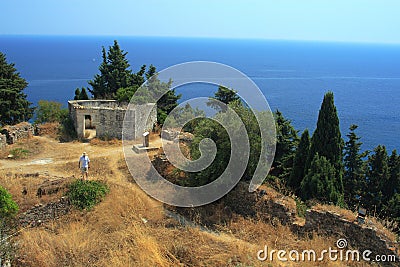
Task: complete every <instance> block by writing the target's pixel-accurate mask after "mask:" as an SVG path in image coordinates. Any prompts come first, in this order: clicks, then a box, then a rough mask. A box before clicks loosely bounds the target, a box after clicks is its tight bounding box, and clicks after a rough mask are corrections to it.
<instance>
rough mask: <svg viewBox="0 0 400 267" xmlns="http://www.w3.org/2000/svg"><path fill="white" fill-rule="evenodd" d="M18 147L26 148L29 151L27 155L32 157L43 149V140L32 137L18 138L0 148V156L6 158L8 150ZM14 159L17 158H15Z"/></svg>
mask: <svg viewBox="0 0 400 267" xmlns="http://www.w3.org/2000/svg"><path fill="white" fill-rule="evenodd" d="M18 148H21V149H24V150H28V151H29V153H28V157H33V156H35V155H38V154H39V153H41V152H42V151H43V142H41V140H39V139H37V138H34V137H30V138H27V139H21V140H18V141H17V142H16V143H15V144H12V145H8V146H6V148H5V149H1V150H0V158H3V159H4V158H7V156H8V155H9V154H10V152H11V151H12V150H14V149H18ZM15 160H18V159H15Z"/></svg>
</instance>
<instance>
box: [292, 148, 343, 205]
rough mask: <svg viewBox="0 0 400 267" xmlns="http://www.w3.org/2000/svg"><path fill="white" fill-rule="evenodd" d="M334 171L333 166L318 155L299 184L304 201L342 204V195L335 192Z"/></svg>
mask: <svg viewBox="0 0 400 267" xmlns="http://www.w3.org/2000/svg"><path fill="white" fill-rule="evenodd" d="M335 173H336V170H335V167H334V166H333V164H331V163H330V162H329V160H328V159H326V158H325V157H324V156H319V155H318V153H317V154H316V155H315V156H314V158H313V160H312V161H311V165H310V169H309V171H308V173H307V175H306V176H305V177H304V179H303V181H302V182H301V187H300V193H301V196H302V198H303V199H304V200H309V199H317V200H319V201H321V202H323V203H334V204H337V205H342V204H343V195H342V193H341V192H339V191H338V190H337V187H336V185H335V181H334V180H333V179H332V177H334V176H335Z"/></svg>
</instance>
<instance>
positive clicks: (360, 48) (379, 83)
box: [0, 36, 400, 150]
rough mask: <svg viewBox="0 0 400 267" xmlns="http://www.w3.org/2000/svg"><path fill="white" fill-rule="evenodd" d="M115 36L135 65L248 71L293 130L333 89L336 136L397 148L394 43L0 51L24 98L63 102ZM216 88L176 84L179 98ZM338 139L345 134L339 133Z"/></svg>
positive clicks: (64, 43) (97, 45)
mask: <svg viewBox="0 0 400 267" xmlns="http://www.w3.org/2000/svg"><path fill="white" fill-rule="evenodd" d="M114 39H117V40H118V42H119V44H120V46H121V48H122V49H124V50H125V51H127V52H128V55H127V58H128V59H129V62H130V64H131V67H132V69H133V70H134V71H137V70H139V68H140V66H141V65H142V64H146V65H150V64H153V65H155V66H156V67H157V69H158V70H162V69H164V68H166V67H169V66H171V65H174V64H178V63H183V62H187V61H194V60H201V61H215V62H220V63H223V64H227V65H230V66H232V67H234V68H236V69H238V70H240V71H241V72H243V73H245V74H246V75H247V76H249V77H250V78H251V79H252V80H253V81H254V82H255V83H256V84H257V85H258V87H259V88H260V89H261V91H262V92H263V93H264V95H265V96H266V98H267V100H268V102H269V105H270V107H271V109H273V110H276V109H279V110H280V111H281V112H282V113H283V114H284V116H286V117H287V118H289V119H290V120H291V121H292V123H293V125H294V126H295V127H296V129H298V130H299V131H303V130H304V129H305V128H308V129H309V130H310V131H313V130H314V129H315V126H316V122H317V117H318V110H319V108H320V105H321V102H322V99H323V96H324V93H326V92H327V91H329V90H330V91H333V92H334V95H335V103H336V106H337V109H338V114H339V117H340V123H341V130H342V133H343V136H344V135H345V134H347V133H348V128H349V126H350V125H351V124H357V125H358V126H359V128H358V134H359V135H360V136H361V137H362V138H361V141H362V142H363V143H364V144H363V147H362V148H363V150H367V149H368V150H372V149H373V148H374V147H376V146H377V145H379V144H383V145H386V147H387V148H388V150H393V149H396V148H397V149H399V148H400V146H399V144H400V143H399V141H398V138H399V133H400V106H399V105H400V45H387V44H350V43H325V42H300V41H270V40H234V39H197V38H161V37H115V38H112V37H85V36H74V37H70V36H51V37H49V36H0V51H1V52H3V53H5V54H6V55H7V59H8V62H13V63H15V65H16V68H17V69H18V71H19V72H20V73H21V76H22V77H24V78H25V79H26V80H27V81H28V82H29V86H28V88H27V89H26V90H25V92H26V94H27V95H28V99H29V100H30V101H31V102H33V103H34V104H36V103H37V102H38V100H40V99H45V100H55V101H59V102H62V103H63V104H64V105H65V106H66V104H67V100H69V99H72V98H73V96H74V91H75V89H76V88H77V87H82V86H85V87H87V86H88V84H87V81H88V80H90V79H92V78H93V76H94V74H96V73H98V66H99V64H100V63H101V47H102V46H105V47H108V46H110V45H112V44H113V40H114ZM215 90H216V87H215V86H214V87H207V86H201V85H199V87H198V88H197V90H188V91H185V90H181V91H179V90H178V91H179V92H180V93H182V94H183V97H182V100H186V99H190V98H192V97H197V96H211V95H212V94H213V93H214V91H215ZM344 137H345V136H344ZM345 140H346V137H345Z"/></svg>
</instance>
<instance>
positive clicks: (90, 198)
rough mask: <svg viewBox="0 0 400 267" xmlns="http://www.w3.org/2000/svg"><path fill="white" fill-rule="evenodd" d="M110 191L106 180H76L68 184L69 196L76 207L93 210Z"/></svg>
mask: <svg viewBox="0 0 400 267" xmlns="http://www.w3.org/2000/svg"><path fill="white" fill-rule="evenodd" d="M109 191H110V189H109V187H108V185H107V184H106V183H105V182H102V181H83V180H76V181H74V182H72V183H71V184H70V185H68V192H67V196H68V198H69V200H70V201H71V204H72V205H74V206H75V207H76V208H78V209H80V210H84V209H85V210H91V209H92V208H93V207H94V206H95V205H96V204H98V203H100V202H101V201H102V199H103V198H104V197H105V196H106V195H107V194H108V193H109Z"/></svg>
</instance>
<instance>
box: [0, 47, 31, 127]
mask: <svg viewBox="0 0 400 267" xmlns="http://www.w3.org/2000/svg"><path fill="white" fill-rule="evenodd" d="M14 66H15V65H14V64H13V63H11V64H9V63H7V59H6V56H5V55H4V54H3V53H1V52H0V125H6V124H17V123H19V122H22V121H27V120H29V119H30V118H32V115H33V110H34V109H33V108H31V107H30V106H31V104H32V103H30V102H29V101H28V100H27V99H26V97H27V96H26V94H24V92H23V91H24V89H25V88H26V87H27V86H28V83H27V82H26V80H25V79H24V78H22V77H21V76H20V74H19V73H18V72H17V70H16V68H15V67H14Z"/></svg>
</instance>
